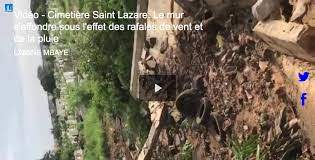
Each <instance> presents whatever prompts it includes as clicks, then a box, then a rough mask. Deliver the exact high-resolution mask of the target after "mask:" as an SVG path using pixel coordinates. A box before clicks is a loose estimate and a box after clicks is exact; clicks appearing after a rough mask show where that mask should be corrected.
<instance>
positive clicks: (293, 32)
mask: <svg viewBox="0 0 315 160" xmlns="http://www.w3.org/2000/svg"><path fill="white" fill-rule="evenodd" d="M254 32H255V33H256V34H257V35H258V36H259V37H260V38H261V39H262V40H264V41H265V42H266V43H267V44H268V45H270V46H271V47H272V48H274V49H275V50H277V51H279V52H281V53H284V54H288V55H291V56H294V57H297V58H300V59H304V60H306V61H310V62H315V56H314V55H315V47H314V44H313V43H314V40H315V29H314V28H311V27H309V26H307V25H303V24H298V23H293V22H290V23H287V22H284V21H281V20H269V21H266V22H259V23H258V24H257V25H256V26H255V28H254Z"/></svg>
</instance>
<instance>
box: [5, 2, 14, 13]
mask: <svg viewBox="0 0 315 160" xmlns="http://www.w3.org/2000/svg"><path fill="white" fill-rule="evenodd" d="M4 11H5V12H13V4H12V3H6V4H4Z"/></svg>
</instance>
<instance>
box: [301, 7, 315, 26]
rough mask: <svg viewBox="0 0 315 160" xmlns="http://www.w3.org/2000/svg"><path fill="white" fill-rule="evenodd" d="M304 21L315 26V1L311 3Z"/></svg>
mask: <svg viewBox="0 0 315 160" xmlns="http://www.w3.org/2000/svg"><path fill="white" fill-rule="evenodd" d="M302 21H303V23H305V24H308V25H310V26H312V27H315V1H312V3H311V5H309V7H308V10H307V12H306V14H305V16H304V17H303V20H302Z"/></svg>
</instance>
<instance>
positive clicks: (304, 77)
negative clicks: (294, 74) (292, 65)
mask: <svg viewBox="0 0 315 160" xmlns="http://www.w3.org/2000/svg"><path fill="white" fill-rule="evenodd" d="M309 75H310V73H309V72H303V73H299V81H300V82H304V81H306V80H307V79H308V77H309Z"/></svg>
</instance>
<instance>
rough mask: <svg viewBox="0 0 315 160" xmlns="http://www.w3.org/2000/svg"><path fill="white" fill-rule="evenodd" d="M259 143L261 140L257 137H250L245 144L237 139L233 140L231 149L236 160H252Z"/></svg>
mask: <svg viewBox="0 0 315 160" xmlns="http://www.w3.org/2000/svg"><path fill="white" fill-rule="evenodd" d="M258 143H259V138H258V136H256V135H252V136H250V137H248V138H247V139H245V140H244V141H243V142H239V141H238V140H237V139H236V138H233V140H232V141H231V144H230V147H231V149H232V152H233V154H234V158H235V160H248V159H250V157H251V156H253V155H254V154H255V153H256V151H257V146H258ZM257 154H258V153H257ZM257 154H256V156H257Z"/></svg>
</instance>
